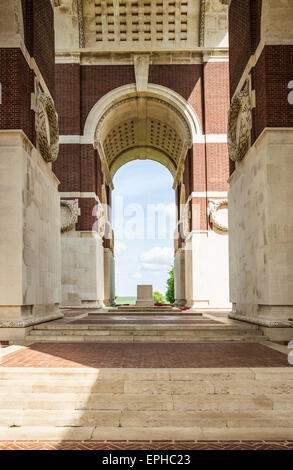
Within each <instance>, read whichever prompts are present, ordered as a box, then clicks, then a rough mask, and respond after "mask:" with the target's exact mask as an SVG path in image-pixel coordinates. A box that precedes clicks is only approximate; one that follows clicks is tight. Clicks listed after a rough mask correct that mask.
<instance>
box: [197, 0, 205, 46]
mask: <svg viewBox="0 0 293 470" xmlns="http://www.w3.org/2000/svg"><path fill="white" fill-rule="evenodd" d="M205 19H206V0H201V2H200V20H199V45H200V47H203V46H204V32H205Z"/></svg>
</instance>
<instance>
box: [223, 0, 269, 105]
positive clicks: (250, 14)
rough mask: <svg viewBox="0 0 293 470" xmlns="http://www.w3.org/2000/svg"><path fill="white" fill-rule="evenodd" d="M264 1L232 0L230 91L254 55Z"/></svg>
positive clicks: (230, 14)
mask: <svg viewBox="0 0 293 470" xmlns="http://www.w3.org/2000/svg"><path fill="white" fill-rule="evenodd" d="M261 10H262V0H232V2H231V5H230V9H229V42H230V84H231V87H230V91H231V96H232V95H233V94H234V92H235V89H236V87H237V85H238V83H239V81H240V78H241V76H242V74H243V72H244V70H245V67H246V65H247V63H248V61H249V58H250V56H251V55H252V54H254V52H255V50H256V48H257V46H258V44H259V41H260V31H261Z"/></svg>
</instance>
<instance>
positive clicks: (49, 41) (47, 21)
mask: <svg viewBox="0 0 293 470" xmlns="http://www.w3.org/2000/svg"><path fill="white" fill-rule="evenodd" d="M22 9H23V18H24V34H25V44H26V47H27V49H28V52H29V54H30V55H31V57H34V59H35V61H36V63H37V65H38V67H39V69H40V72H41V74H42V75H43V78H44V80H45V82H46V84H47V86H48V88H49V90H50V92H51V94H52V95H53V96H54V86H55V79H54V64H55V49H54V48H55V39H54V12H53V8H52V5H51V2H50V0H22Z"/></svg>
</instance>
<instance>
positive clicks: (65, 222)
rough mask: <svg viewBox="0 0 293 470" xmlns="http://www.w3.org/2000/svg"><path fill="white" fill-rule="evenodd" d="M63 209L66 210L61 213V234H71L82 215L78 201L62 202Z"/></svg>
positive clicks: (63, 200) (64, 200)
mask: <svg viewBox="0 0 293 470" xmlns="http://www.w3.org/2000/svg"><path fill="white" fill-rule="evenodd" d="M60 204H61V208H62V207H63V208H64V209H65V210H64V211H63V212H62V213H61V222H62V223H61V232H62V233H63V232H69V231H70V230H72V229H73V228H74V225H75V224H76V223H77V220H78V216H79V215H80V209H79V207H78V199H75V200H66V199H62V200H61V201H60Z"/></svg>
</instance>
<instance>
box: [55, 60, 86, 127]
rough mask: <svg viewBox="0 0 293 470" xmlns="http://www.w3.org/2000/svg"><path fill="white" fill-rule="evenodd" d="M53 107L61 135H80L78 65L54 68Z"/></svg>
mask: <svg viewBox="0 0 293 470" xmlns="http://www.w3.org/2000/svg"><path fill="white" fill-rule="evenodd" d="M55 71H56V73H55V80H56V90H55V91H56V94H55V105H56V108H57V112H58V116H59V130H60V134H61V135H81V134H82V133H83V132H82V129H81V125H80V101H81V96H80V65H79V64H58V65H56V66H55Z"/></svg>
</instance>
